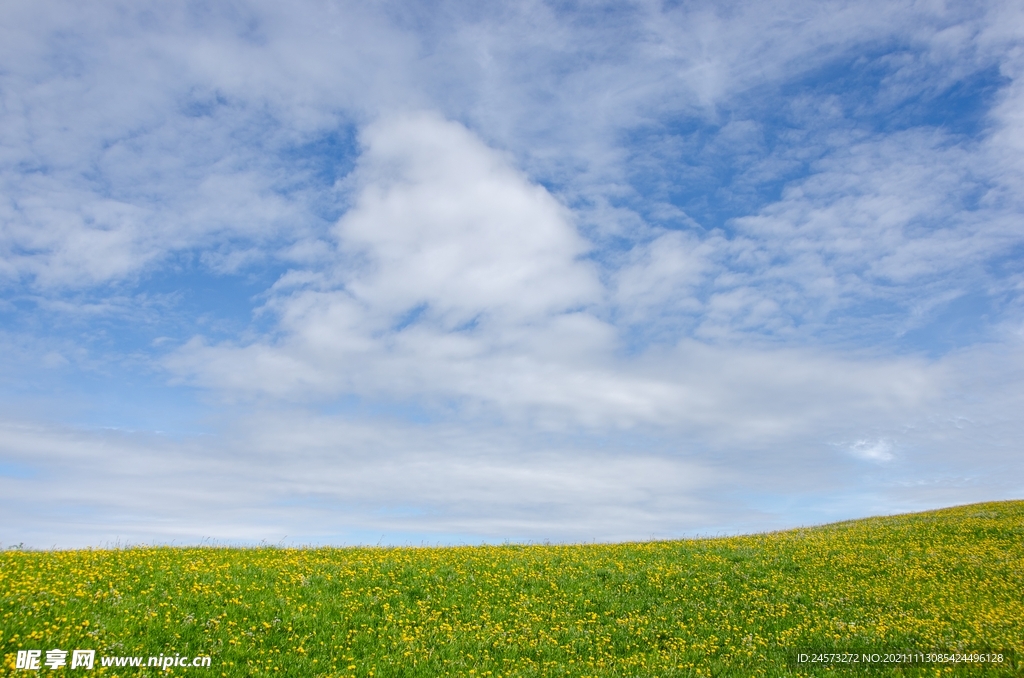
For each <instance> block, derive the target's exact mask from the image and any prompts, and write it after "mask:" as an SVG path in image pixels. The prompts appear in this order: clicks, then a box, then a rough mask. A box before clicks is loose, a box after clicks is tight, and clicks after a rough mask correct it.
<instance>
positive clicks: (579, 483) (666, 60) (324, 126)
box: [0, 2, 1024, 546]
mask: <svg viewBox="0 0 1024 678" xmlns="http://www.w3.org/2000/svg"><path fill="white" fill-rule="evenodd" d="M3 11H4V12H5V14H6V16H7V20H6V21H4V22H3V25H4V26H6V27H7V28H6V29H5V30H6V31H7V32H6V33H5V34H4V35H3V36H2V37H4V38H5V40H0V43H3V44H4V47H3V48H2V52H0V60H2V64H3V66H4V68H3V71H2V75H0V88H2V92H3V96H4V99H3V109H2V116H3V125H2V126H0V127H2V129H3V130H4V131H3V132H2V133H0V134H2V137H0V141H2V143H0V148H2V151H0V182H2V185H3V186H4V193H5V196H6V199H5V201H4V202H3V204H2V205H0V219H2V224H3V225H2V230H0V284H2V285H3V288H4V297H3V301H2V302H0V303H2V305H0V313H2V314H3V317H4V319H5V320H4V326H3V329H2V331H0V348H2V349H3V355H4V356H5V359H4V361H3V362H2V363H0V377H2V378H3V384H4V386H3V390H2V391H0V402H3V403H4V409H5V414H4V416H3V417H2V421H0V424H2V427H3V431H4V434H3V435H2V436H0V439H2V440H0V488H2V489H3V496H4V499H3V500H0V511H3V513H4V515H5V516H9V517H10V519H7V520H5V523H6V524H7V525H11V526H13V527H11V528H8V529H9V532H6V533H3V534H0V540H2V541H4V542H5V543H12V542H15V543H16V542H19V541H24V542H26V543H29V544H32V545H36V546H49V545H51V544H58V545H69V546H77V545H87V544H100V543H108V542H112V541H115V540H117V539H124V540H129V541H170V540H178V542H179V543H180V542H190V541H195V540H198V539H201V538H203V537H209V538H214V539H217V540H223V541H228V542H235V541H240V542H248V543H251V542H256V541H259V540H263V539H266V540H270V541H276V540H278V539H281V538H282V537H283V535H289V539H291V540H295V541H297V542H298V543H307V542H328V543H351V542H354V541H355V542H358V541H370V542H374V543H375V542H376V541H378V539H381V538H382V539H383V540H384V541H386V542H389V543H404V542H413V543H419V542H421V541H423V542H428V543H433V542H436V541H448V542H451V541H473V540H479V539H487V540H497V541H500V540H503V539H516V540H531V539H532V540H541V539H558V540H588V539H635V538H647V537H650V536H658V537H667V536H675V535H681V534H694V533H709V532H719V531H740V530H753V529H768V528H777V527H784V526H786V525H793V524H801V523H804V524H805V523H808V522H819V521H821V520H828V519H833V518H846V517H852V516H857V515H867V514H869V513H877V512H889V511H894V510H909V509H915V508H927V507H932V506H938V505H943V504H950V503H957V502H963V501H972V500H982V499H996V498H1006V497H1015V496H1020V495H1021V493H1022V490H1024V488H1022V487H1021V484H1020V483H1019V482H1015V481H1014V480H1013V478H1019V477H1024V474H1022V473H1021V471H1022V470H1024V469H1022V468H1021V455H1020V454H1019V442H1018V441H1019V440H1020V438H1021V434H1022V433H1024V431H1022V430H1021V425H1020V424H1019V423H1018V421H1017V420H1018V419H1019V416H1017V415H1016V414H1015V413H1016V412H1019V411H1020V410H1021V406H1022V405H1024V402H1021V401H1022V390H1021V385H1022V384H1024V344H1022V342H1024V314H1022V308H1021V292H1022V289H1024V266H1022V264H1021V261H1022V254H1024V227H1022V215H1024V205H1022V203H1021V197H1020V196H1021V195H1024V193H1022V191H1021V188H1022V187H1024V171H1022V170H1024V165H1022V164H1021V160H1020V158H1021V157H1022V156H1021V154H1020V149H1021V146H1022V145H1024V118H1022V117H1021V115H1020V113H1019V111H1020V110H1022V109H1024V90H1022V88H1021V84H1020V83H1021V81H1022V77H1024V73H1022V65H1024V60H1022V56H1021V55H1022V54H1024V52H1022V50H1021V47H1022V45H1021V43H1020V39H1019V37H1018V36H1019V30H1018V29H1019V28H1020V27H1021V26H1024V17H1022V15H1021V10H1020V9H1019V8H1017V7H1015V6H1014V5H1013V4H1012V3H990V4H987V5H984V6H980V7H967V6H959V5H952V4H950V5H939V4H937V5H934V6H931V7H929V8H922V7H920V6H917V5H910V4H907V5H900V4H893V3H882V4H878V5H877V6H876V5H875V4H872V3H868V2H863V3H842V4H828V3H825V4H821V3H808V4H804V3H791V4H788V5H785V6H781V7H779V8H778V11H775V12H774V13H773V14H772V16H771V17H765V16H763V15H762V14H761V12H762V10H761V9H759V6H757V5H756V4H741V3H738V4H736V5H735V6H731V7H730V8H727V9H726V8H720V7H713V6H711V5H708V6H706V7H687V8H681V7H680V8H669V7H663V6H661V5H657V4H653V3H635V4H630V5H623V6H620V7H615V8H611V7H604V6H600V5H585V6H579V7H574V8H567V7H555V6H553V5H547V4H544V3H534V2H523V3H506V4H504V5H500V6H495V7H493V8H489V9H478V10H473V11H470V10H469V9H468V8H466V7H463V6H461V5H459V4H455V3H452V4H447V3H440V4H437V5H429V7H428V5H426V4H424V5H420V6H416V7H414V8H412V10H411V11H405V12H400V11H398V8H397V7H392V6H390V5H388V4H387V3H384V4H381V5H375V6H373V7H364V6H356V5H352V6H349V5H346V4H345V3H333V4H324V5H321V4H310V5H308V6H303V8H302V9H301V11H296V12H288V13H287V14H282V13H281V12H280V10H279V8H277V7H276V6H273V5H271V4H262V3H258V2H249V3H239V4H237V5H234V6H232V7H231V8H230V9H228V8H223V7H222V8H219V9H215V8H207V9H202V10H200V9H197V8H191V9H188V10H185V9H182V8H178V9H168V8H166V7H163V6H158V5H153V6H147V5H133V6H132V7H131V8H127V7H124V8H116V7H114V6H110V5H103V6H95V7H87V6H80V5H67V6H64V5H60V3H50V4H48V5H46V6H45V7H40V6H38V5H33V4H29V3H12V4H10V5H9V6H7V7H6V8H5V9H4V10H3ZM1014 27H1017V29H1014ZM381 535H383V536H381Z"/></svg>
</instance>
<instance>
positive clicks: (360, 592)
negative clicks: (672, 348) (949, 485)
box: [0, 502, 1024, 677]
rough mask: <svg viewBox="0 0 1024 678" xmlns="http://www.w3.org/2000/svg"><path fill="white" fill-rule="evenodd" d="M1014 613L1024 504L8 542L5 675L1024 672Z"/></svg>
mask: <svg viewBox="0 0 1024 678" xmlns="http://www.w3.org/2000/svg"><path fill="white" fill-rule="evenodd" d="M1022 620H1024V502H1001V503H994V504H984V505H973V506H967V507H959V508H957V509H948V510H945V511H940V512H933V513H927V514H916V515H909V516H897V517H891V518H876V519H869V520H862V521H853V522H849V523H841V524H836V525H830V526H825V527H820V528H813V529H802V530H795V531H789V532H780V533H774V534H765V535H754V536H747V537H734V538H725V539H706V540H686V541H672V542H651V543H634V544H618V545H574V546H481V547H458V548H343V549H335V548H317V549H276V548H257V549H227V548H129V549H120V550H82V551H49V552H20V551H6V552H4V553H3V554H0V653H2V654H0V656H2V662H3V663H2V665H0V675H29V674H28V672H25V671H19V670H17V669H16V668H15V657H16V655H17V651H18V650H23V649H41V650H44V651H45V650H47V649H50V648H62V649H65V650H72V649H95V650H96V651H97V656H98V657H99V656H115V655H116V656H132V655H138V656H143V657H148V656H153V655H158V654H161V653H162V654H165V655H173V654H176V653H180V654H181V655H187V656H196V655H210V656H212V658H213V660H212V666H211V668H209V669H200V668H175V667H172V668H170V669H167V670H166V671H162V672H161V673H162V674H165V675H180V674H183V673H195V674H197V675H210V676H302V677H309V676H331V677H340V676H441V675H450V676H474V677H477V676H495V677H497V676H609V677H610V676H645V677H647V676H712V675H714V676H719V675H737V676H740V675H742V676H758V675H763V676H774V675H818V674H820V675H831V674H832V673H834V672H833V671H832V670H831V669H830V668H826V667H812V668H808V667H802V666H795V665H794V664H793V656H794V653H795V652H797V651H810V652H815V651H816V652H830V651H847V650H849V651H857V652H861V651H864V652H886V651H917V652H926V651H929V652H930V651H959V652H980V651H998V652H1002V653H1005V654H1006V656H1007V663H1006V664H1005V665H1004V666H1001V667H986V669H985V673H984V675H986V676H996V675H1022V674H1020V673H1018V671H1020V668H1019V666H1018V665H1017V664H1015V663H1012V662H1015V661H1017V659H1015V657H1024V621H1022ZM143 663H145V661H144V662H143ZM974 668H977V667H974ZM60 670H61V671H67V670H69V669H68V668H63V669H60ZM964 670H967V669H965V667H963V666H955V667H954V666H928V667H923V666H915V667H909V668H907V667H903V668H896V669H892V671H894V672H892V673H890V674H889V675H917V674H918V673H920V674H921V675H925V674H927V675H933V674H934V673H935V672H936V671H938V672H939V673H943V674H949V673H950V672H963V671H964ZM970 670H973V668H972V669H970ZM155 671H156V669H152V668H150V669H147V668H141V669H127V668H117V667H110V666H106V667H104V666H100V665H99V659H98V660H97V666H96V668H95V669H94V670H93V671H92V673H95V674H96V675H155V674H154V672H155ZM42 672H43V673H46V672H48V670H47V669H45V668H44V669H43V670H42ZM72 673H74V672H72Z"/></svg>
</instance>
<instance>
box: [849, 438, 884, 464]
mask: <svg viewBox="0 0 1024 678" xmlns="http://www.w3.org/2000/svg"><path fill="white" fill-rule="evenodd" d="M849 450H850V454H852V455H853V456H855V457H858V458H860V459H865V460H867V461H876V462H885V461H892V459H893V453H892V450H893V445H892V443H891V442H890V441H888V440H858V441H857V442H855V443H853V444H852V445H850V447H849Z"/></svg>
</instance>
